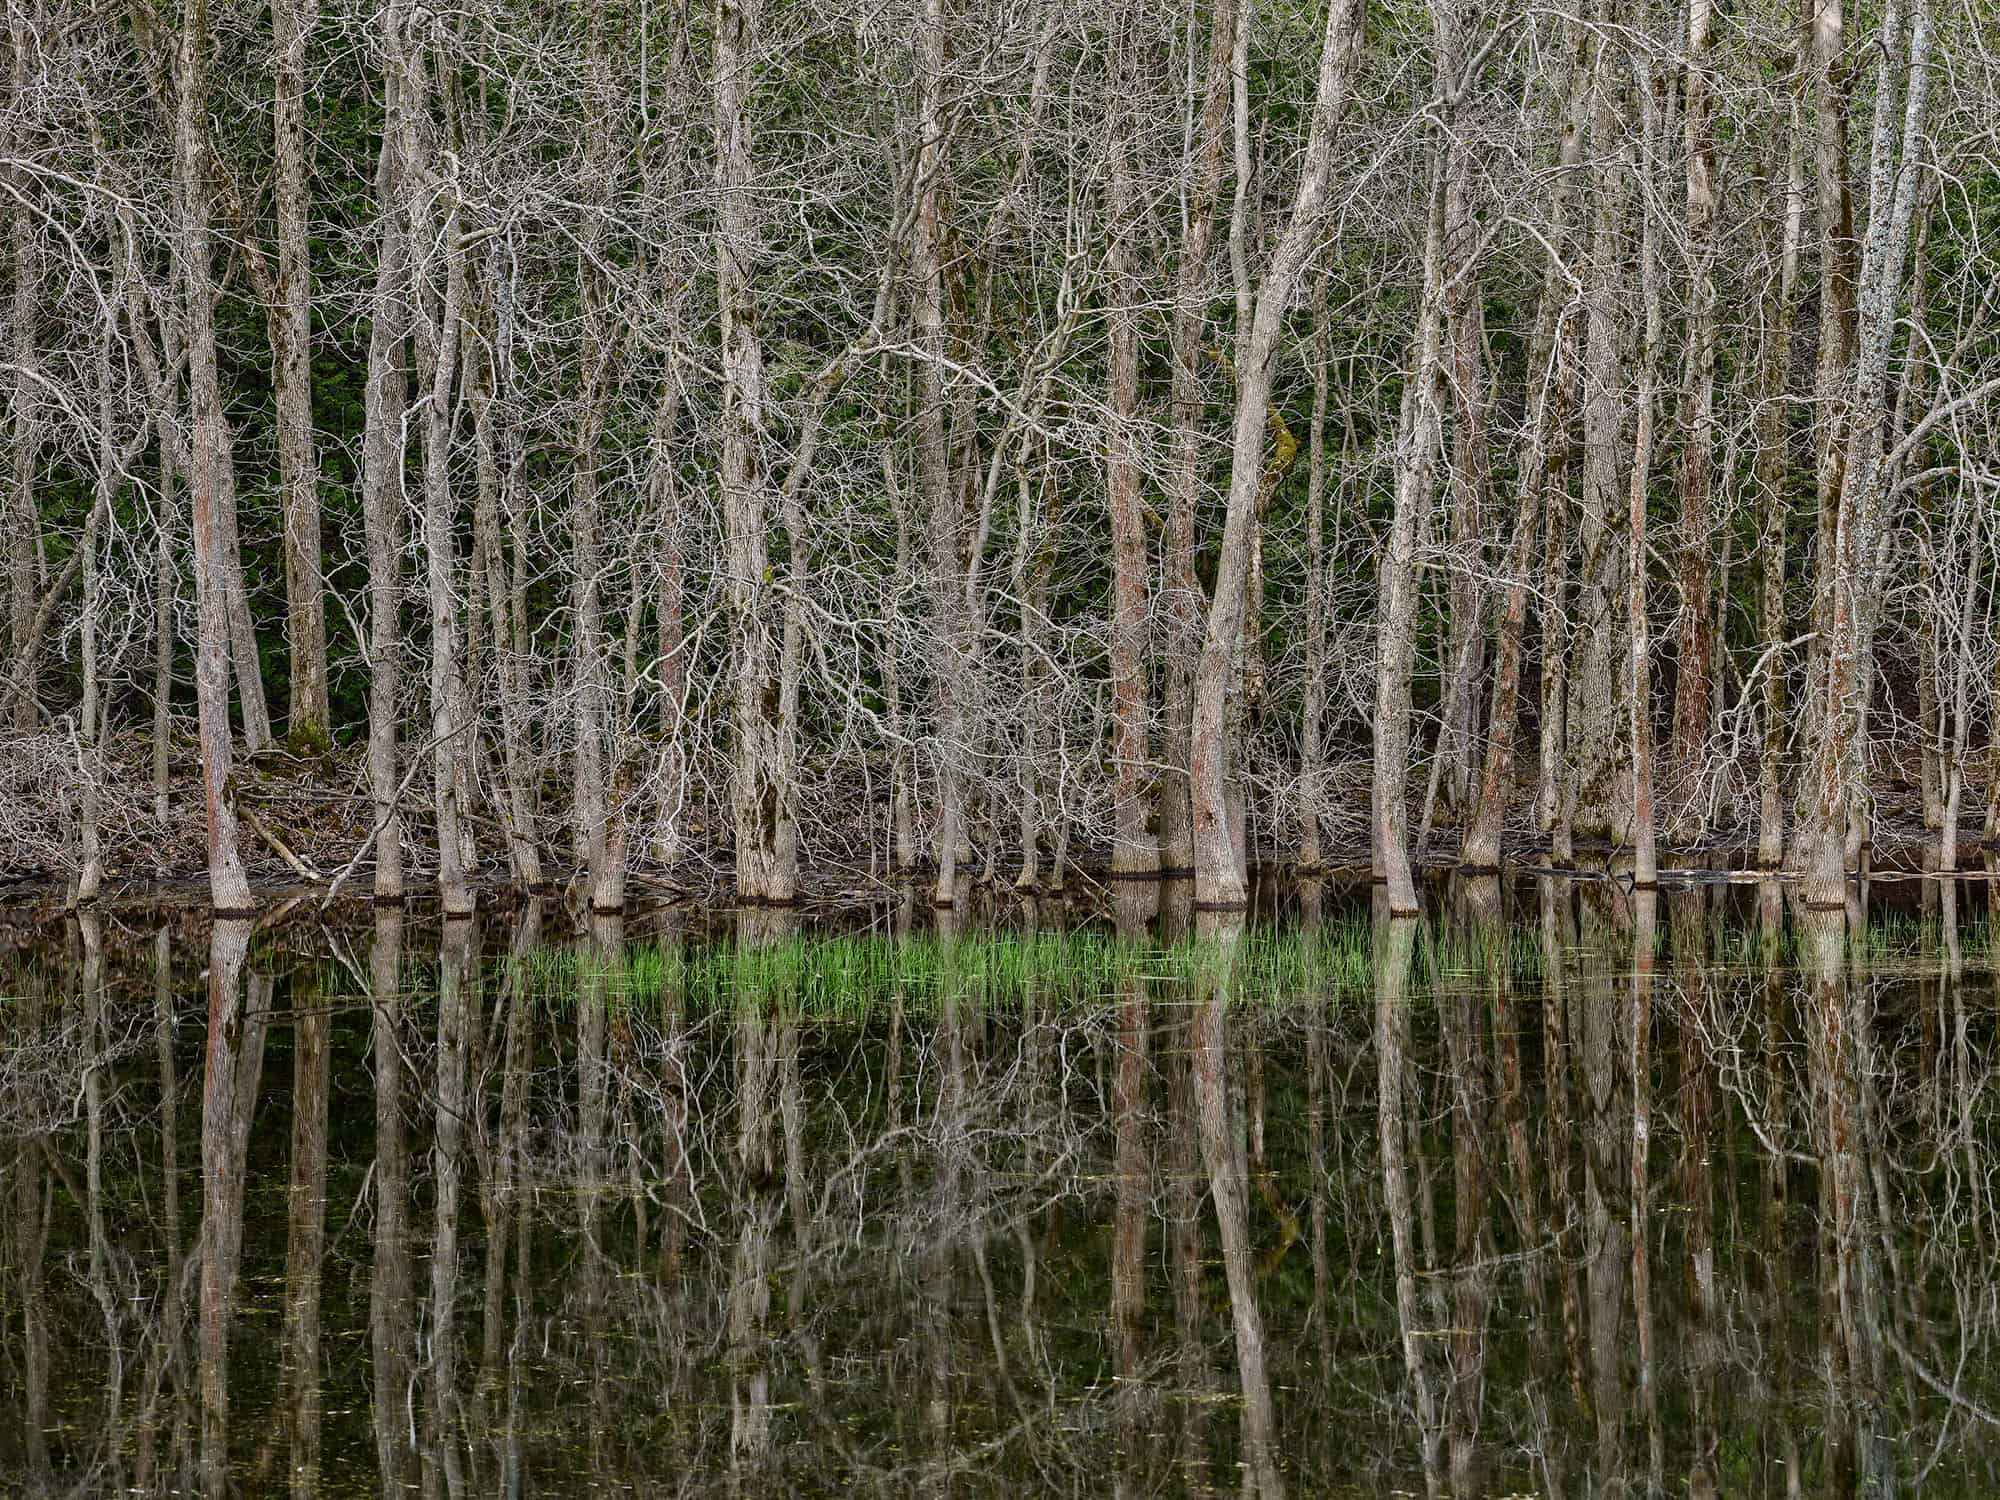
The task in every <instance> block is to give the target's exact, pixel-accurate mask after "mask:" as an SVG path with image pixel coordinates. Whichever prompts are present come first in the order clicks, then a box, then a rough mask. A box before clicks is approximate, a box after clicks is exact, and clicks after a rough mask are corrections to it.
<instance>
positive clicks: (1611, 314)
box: [1567, 0, 1631, 841]
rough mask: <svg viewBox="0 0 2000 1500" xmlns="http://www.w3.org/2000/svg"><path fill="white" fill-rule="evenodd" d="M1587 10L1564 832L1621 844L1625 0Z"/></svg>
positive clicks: (1625, 828)
mask: <svg viewBox="0 0 2000 1500" xmlns="http://www.w3.org/2000/svg"><path fill="white" fill-rule="evenodd" d="M1594 14H1595V16H1596V20H1597V24H1596V26H1595V28H1594V30H1595V36H1594V38H1593V43H1592V50H1593V58H1592V67H1591V85H1590V102H1589V111H1590V127H1589V149H1590V156H1591V164H1590V169H1589V183H1590V193H1591V202H1592V208H1593V215H1594V217H1593V221H1592V226H1591V231H1590V248H1589V252H1588V258H1587V261H1586V267H1585V272H1584V274H1585V277H1586V286H1585V292H1584V295H1585V308H1586V330H1585V336H1584V345H1585V347H1584V364H1583V494H1582V505H1581V508H1580V510H1579V512H1578V531H1577V543H1578V546H1579V548H1580V549H1581V555H1580V557H1579V560H1578V569H1579V572H1578V583H1579V588H1578V594H1577V604H1578V609H1579V614H1580V619H1579V622H1578V636H1577V640H1576V646H1575V661H1574V664H1573V666H1572V668H1571V672H1570V680H1569V687H1570V699H1569V711H1568V721H1567V727H1568V730H1569V756H1570V761H1571V765H1572V767H1573V771H1572V774H1573V776H1574V778H1575V792H1574V794H1573V800H1572V803H1571V806H1572V807H1573V808H1574V809H1575V811H1574V819H1575V825H1574V826H1575V827H1576V828H1577V829H1579V830H1580V831H1582V832H1583V833H1585V834H1588V835H1592V836H1595V837H1601V838H1609V839H1612V840H1614V841H1622V840H1624V839H1626V838H1627V836H1628V834H1629V832H1630V824H1631V808H1630V807H1629V806H1628V805H1627V800H1628V796H1629V787H1630V783H1629V782H1628V781H1627V780H1626V778H1624V777H1621V776H1620V775H1619V774H1618V772H1619V771H1620V769H1621V762H1622V760H1623V757H1621V756H1620V755H1619V754H1618V741H1619V739H1620V738H1621V735H1620V730H1621V728H1622V727H1623V726H1621V725H1620V723H1619V718H1620V715H1619V712H1618V709H1619V705H1618V702H1617V698H1618V693H1617V678H1618V676H1619V675H1620V674H1619V672H1618V665H1617V663H1618V650H1617V641H1616V637H1617V633H1618V608H1617V601H1618V599H1619V596H1620V595H1621V593H1622V592H1623V589H1622V588H1621V584H1622V583H1623V573H1624V569H1623V568H1622V567H1621V563H1622V562H1623V558H1622V557H1621V556H1620V549H1619V547H1618V545H1617V543H1618V535H1617V531H1618V521H1619V509H1620V502H1621V501H1622V500H1624V499H1625V498H1626V497H1625V496H1622V495H1621V494H1620V493H1619V479H1620V474H1621V470H1622V467H1623V464H1622V454H1623V452H1624V420H1625V406H1626V403H1625V401H1624V399H1623V396H1624V392H1625V388H1626V386H1625V379H1624V375H1623V361H1622V357H1621V356H1622V350H1621V345H1622V343H1623V332H1624V330H1623V324H1624V321H1625V320H1624V316H1623V309H1624V300H1625V298H1626V295H1627V287H1626V277H1625V274H1624V268H1625V263H1626V253H1625V235H1624V226H1625V223H1626V220H1627V217H1628V215H1627V210H1628V207H1629V205H1630V201H1631V200H1630V197H1629V195H1628V194H1627V193H1626V192H1625V191H1624V189H1623V182H1624V177H1625V174H1626V166H1625V161H1624V158H1625V155H1626V152H1627V149H1628V141H1627V139H1626V130H1625V126H1624V123H1623V120H1622V112H1623V108H1624V106H1625V104H1626V102H1627V101H1626V89H1625V82H1624V80H1625V77H1626V69H1625V66H1624V58H1623V53H1624V51H1625V47H1626V43H1625V40H1624V38H1623V35H1622V28H1623V26H1624V24H1625V9H1624V4H1623V0H1599V3H1598V5H1597V7H1596V10H1595V12H1594Z"/></svg>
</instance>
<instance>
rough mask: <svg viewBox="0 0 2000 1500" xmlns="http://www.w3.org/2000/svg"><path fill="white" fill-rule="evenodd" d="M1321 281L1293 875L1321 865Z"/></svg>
mask: <svg viewBox="0 0 2000 1500" xmlns="http://www.w3.org/2000/svg"><path fill="white" fill-rule="evenodd" d="M1326 283H1327V278H1326V277H1324V276H1318V277H1315V278H1313V298H1312V308H1313V341H1312V370H1313V405H1312V431H1311V432H1310V433H1309V434H1308V435H1307V438H1306V665H1305V684H1304V698H1305V702H1304V705H1303V706H1302V708H1301V710H1300V714H1299V783H1300V791H1301V796H1300V807H1299V873H1300V874H1302V875H1313V874H1317V873H1318V872H1319V870H1320V868H1321V867H1322V865H1323V864H1324V862H1325V846H1324V842H1323V837H1324V831H1323V829H1322V828H1321V826H1320V824H1321V819H1320V814H1319V799H1320V781H1321V779H1322V776H1323V774H1324V771H1325V762H1326V752H1325V749H1324V744H1325V738H1326V613H1327V611H1326V567H1327V562H1326V398H1327V382H1326V362H1327V342H1328V338H1329V333H1330V330H1329V328H1328V326H1327V324H1328V318H1329V313H1328V311H1327V305H1326V302H1327V298H1326Z"/></svg>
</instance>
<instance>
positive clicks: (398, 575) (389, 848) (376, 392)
mask: <svg viewBox="0 0 2000 1500" xmlns="http://www.w3.org/2000/svg"><path fill="white" fill-rule="evenodd" d="M402 21H403V17H402V13H401V8H400V5H399V4H398V3H391V4H389V5H386V6H385V7H384V8H383V11H382V33H383V50H384V53H385V55H386V56H387V57H389V58H390V59H392V60H393V59H396V58H398V57H400V56H401V52H402V43H401V38H400V32H401V28H402ZM404 88H405V84H404V81H403V80H402V79H401V78H400V77H398V76H397V70H396V68H395V67H394V66H393V65H392V66H391V67H390V68H389V69H388V71H387V72H385V75H384V77H383V81H382V94H383V116H384V118H385V120H387V121H391V122H395V123H393V124H392V125H391V127H390V128H386V129H384V131H383V133H382V145H381V150H380V154H379V156H378V158H377V162H376V169H375V199H376V205H377V215H378V217H379V220H380V236H381V243H380V248H379V250H378V251H377V255H376V262H375V289H374V296H373V298H372V299H371V303H370V307H369V327H368V382H367V387H366V391H365V394H364V398H363V400H364V408H365V410H364V414H363V426H362V438H361V515H362V527H363V530H364V532H365V535H366V541H367V550H368V786H369V794H370V797H371V800H372V801H373V804H374V814H375V825H374V826H375V829H376V832H375V899H376V900H377V901H378V902H389V901H400V900H401V899H402V896H403V818H402V813H401V810H400V809H399V808H398V807H397V805H396V798H397V775H398V770H397V762H398V758H399V752H398V748H397V731H398V724H399V717H398V715H399V711H400V704H399V702H398V700H399V698H400V697H401V694H402V685H403V621H402V609H403V564H402V552H403V444H404V437H403V429H404V419H405V415H406V412H407V408H408V405H409V393H408V375H407V369H406V365H405V362H404V351H403V343H404V338H405V336H406V333H407V319H408V313H407V299H408V261H409V249H408V246H407V243H406V240H405V235H404V226H403V209H402V203H403V195H404V193H405V192H406V190H407V189H406V186H405V183H404V181H403V177H404V166H403V162H402V155H401V149H400V146H399V144H398V136H399V135H400V128H399V127H400V118H401V117H400V111H401V110H402V109H404V108H405V107H406V105H405V102H404V100H403V93H404Z"/></svg>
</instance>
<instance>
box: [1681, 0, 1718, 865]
mask: <svg viewBox="0 0 2000 1500" xmlns="http://www.w3.org/2000/svg"><path fill="white" fill-rule="evenodd" d="M1687 37H1688V41H1687V66H1686V72H1685V80H1684V83H1683V92H1684V100H1683V103H1682V106H1681V108H1682V128H1683V134H1684V136H1685V141H1686V149H1687V222H1686V229H1687V258H1688V280H1689V283H1690V286H1689V290H1688V332H1687V378H1686V380H1685V382H1684V385H1683V389H1682V397H1681V400H1682V407H1681V411H1682V417H1681V426H1682V428H1683V432H1682V438H1681V473H1680V481H1681V486H1680V487H1681V530H1680V593H1681V610H1680V615H1681V625H1680V635H1679V641H1678V644H1677V650H1676V657H1675V660H1676V668H1675V677H1674V739H1673V766H1672V773H1671V774H1672V775H1673V777H1674V793H1675V795H1674V799H1673V804H1672V806H1673V823H1672V825H1671V826H1672V836H1673V838H1674V839H1675V840H1676V841H1677V842H1681V843H1686V842H1689V841H1693V840H1698V839H1700V838H1702V837H1703V836H1704V835H1705V834H1706V832H1707V821H1708V815H1707V809H1708V797H1707V796H1706V794H1705V792H1704V790H1703V788H1704V783H1705V781H1706V776H1707V772H1706V768H1705V766H1704V764H1703V757H1704V756H1705V755H1706V753H1707V749H1708V741H1709V730H1710V726H1711V724H1712V722H1713V717H1714V697H1715V685H1714V683H1713V681H1712V680H1711V679H1710V675H1709V665H1710V657H1711V656H1712V655H1713V653H1714V650H1715V641H1714V635H1715V627H1714V622H1713V595H1714V568H1713V563H1712V559H1713V557H1714V550H1713V549H1714V538H1713V536H1712V532H1713V530H1714V517H1713V515H1712V514H1711V495H1712V491H1713V483H1714V482H1713V477H1712V476H1713V474H1714V467H1715V455H1714V448H1715V342H1716V336H1715V215H1716V187H1715V121H1714V115H1713V111H1714V99H1713V87H1712V80H1711V77H1710V71H1711V66H1712V65H1711V53H1712V52H1713V50H1714V46H1715V5H1714V0H1688V33H1687Z"/></svg>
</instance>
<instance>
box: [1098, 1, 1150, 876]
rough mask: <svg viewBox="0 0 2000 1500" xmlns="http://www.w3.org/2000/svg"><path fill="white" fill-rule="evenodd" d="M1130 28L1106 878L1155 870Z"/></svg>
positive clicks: (1113, 485)
mask: <svg viewBox="0 0 2000 1500" xmlns="http://www.w3.org/2000/svg"><path fill="white" fill-rule="evenodd" d="M1135 30H1136V28H1135V26H1133V25H1131V24H1123V25H1116V26H1114V27H1113V28H1112V38H1111V41H1110V48H1111V65H1110V73H1111V122H1110V146H1109V158H1110V159H1109V162H1108V163H1107V166H1106V169H1105V170H1106V175H1105V185H1104V197H1105V217H1106V219H1107V221H1108V222H1107V225H1106V231H1107V233H1108V235H1109V237H1110V241H1111V243H1110V248H1109V251H1108V252H1107V255H1106V269H1107V278H1106V284H1105V289H1104V291H1105V298H1106V301H1107V303H1108V308H1107V323H1108V329H1107V338H1108V340H1109V343H1110V389H1109V391H1108V393H1107V394H1108V397H1109V400H1108V403H1107V412H1106V420H1105V434H1104V447H1105V465H1104V490H1105V502H1106V508H1107V509H1108V510H1109V512H1110V519H1111V579H1112V582H1111V592H1112V603H1111V759H1112V763H1113V766H1114V768H1115V777H1116V785H1117V791H1116V794H1115V798H1116V800H1115V806H1114V813H1113V818H1114V827H1113V830H1112V836H1111V870H1112V873H1113V875H1114V876H1115V875H1135V874H1140V873H1143V872H1146V871H1150V870H1156V869H1158V868H1159V850H1158V847H1157V845H1156V844H1155V843H1154V842H1153V840H1152V838H1151V837H1150V836H1149V835H1148V833H1147V831H1146V814H1147V802H1148V798H1147V795H1146V794H1147V789H1148V786H1149V785H1150V783H1151V781H1152V776H1151V774H1150V772H1149V769H1148V765H1147V762H1148V760H1149V750H1148V741H1149V736H1148V734H1147V721H1148V713H1147V708H1148V699H1149V694H1148V693H1147V691H1146V662H1145V651H1146V635H1147V629H1146V532H1145V526H1144V523H1143V521H1142V519H1141V507H1142V504H1143V502H1142V500H1141V498H1140V493H1139V490H1140V479H1141V475H1140V470H1139V453H1138V443H1139V435H1138V431H1137V428H1138V422H1139V297H1140V293H1139V275H1138V265H1137V261H1138V246H1137V244H1136V243H1135V242H1136V240H1137V238H1138V234H1139V229H1140V225H1139V223H1138V215H1137V201H1136V195H1135V193H1134V183H1133V163H1132V139H1131V135H1132V121H1131V118H1130V114H1131V107H1130V101H1131V100H1132V99H1134V98H1135V97H1136V95H1137V93H1138V90H1139V78H1138V73H1137V66H1136V60H1135V58H1134V56H1133V52H1134V49H1135V47H1136V45H1137V39H1136V35H1135Z"/></svg>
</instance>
